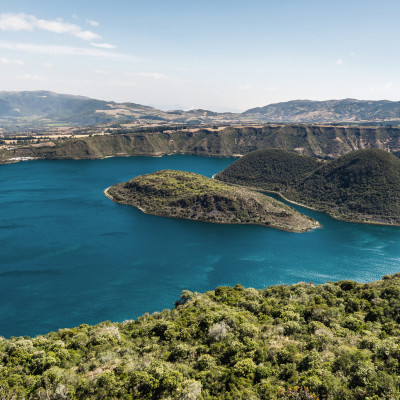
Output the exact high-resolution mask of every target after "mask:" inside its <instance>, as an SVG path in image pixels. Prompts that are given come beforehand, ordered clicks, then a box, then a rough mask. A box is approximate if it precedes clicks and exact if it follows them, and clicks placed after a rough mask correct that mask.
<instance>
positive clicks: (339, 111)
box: [243, 99, 400, 123]
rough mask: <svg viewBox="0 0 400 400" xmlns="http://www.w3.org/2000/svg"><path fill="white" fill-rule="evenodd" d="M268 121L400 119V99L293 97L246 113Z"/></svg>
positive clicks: (325, 121)
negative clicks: (301, 98)
mask: <svg viewBox="0 0 400 400" xmlns="http://www.w3.org/2000/svg"><path fill="white" fill-rule="evenodd" d="M243 115H245V116H248V117H249V116H251V117H253V118H254V119H257V120H263V121H269V122H292V123H293V122H307V123H335V122H358V123H362V122H383V121H393V122H394V123H399V122H400V102H398V101H389V100H379V101H373V100H356V99H343V100H327V101H311V100H293V101H287V102H283V103H276V104H269V105H267V106H264V107H257V108H252V109H250V110H247V111H245V112H244V113H243Z"/></svg>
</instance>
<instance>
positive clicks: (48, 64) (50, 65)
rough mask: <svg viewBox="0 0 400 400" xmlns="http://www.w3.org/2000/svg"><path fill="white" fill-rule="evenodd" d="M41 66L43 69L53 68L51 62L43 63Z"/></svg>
mask: <svg viewBox="0 0 400 400" xmlns="http://www.w3.org/2000/svg"><path fill="white" fill-rule="evenodd" d="M42 65H43V67H46V68H53V67H54V64H53V63H51V62H43V63H42Z"/></svg>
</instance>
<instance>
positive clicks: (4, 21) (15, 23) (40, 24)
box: [0, 13, 101, 41]
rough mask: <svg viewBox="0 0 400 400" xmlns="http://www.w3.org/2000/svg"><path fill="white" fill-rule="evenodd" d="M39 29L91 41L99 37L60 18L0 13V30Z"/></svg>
mask: <svg viewBox="0 0 400 400" xmlns="http://www.w3.org/2000/svg"><path fill="white" fill-rule="evenodd" d="M35 29H41V30H44V31H49V32H53V33H58V34H62V33H64V34H68V35H72V36H75V37H77V38H79V39H83V40H87V41H92V40H95V39H100V38H101V36H99V35H98V34H97V33H94V32H92V31H88V30H83V29H82V28H81V27H80V26H78V25H75V24H70V23H68V22H64V21H63V20H62V19H61V18H58V19H56V20H45V19H39V18H36V17H35V16H34V15H27V14H23V13H20V14H13V13H8V14H0V30H2V31H14V32H18V31H33V30H35Z"/></svg>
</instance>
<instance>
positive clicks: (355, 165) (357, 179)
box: [216, 149, 400, 224]
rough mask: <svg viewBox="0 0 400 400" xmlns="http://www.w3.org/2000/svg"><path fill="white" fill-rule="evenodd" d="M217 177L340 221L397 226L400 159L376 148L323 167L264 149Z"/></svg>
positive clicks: (278, 151)
mask: <svg viewBox="0 0 400 400" xmlns="http://www.w3.org/2000/svg"><path fill="white" fill-rule="evenodd" d="M216 178H217V179H220V180H222V181H226V182H229V183H235V184H240V185H245V186H251V187H256V188H259V189H264V190H267V191H268V190H270V191H277V192H279V193H281V194H282V195H284V196H285V197H287V198H288V199H289V200H293V201H296V202H300V203H302V204H305V205H306V206H308V207H313V208H316V209H318V210H320V211H323V212H326V213H328V214H330V215H332V216H334V217H336V218H339V219H342V220H350V221H358V222H370V223H371V222H372V223H386V224H400V159H398V158H397V157H395V156H394V155H393V154H390V153H388V152H386V151H383V150H379V149H364V150H358V151H354V152H351V153H349V154H346V155H344V156H342V157H339V158H337V159H336V160H333V161H327V162H324V163H321V162H317V161H315V160H313V159H311V158H309V157H305V156H300V155H297V154H295V153H290V152H287V151H284V150H271V149H264V150H259V151H256V152H254V153H250V154H248V155H246V156H245V157H242V158H241V159H240V160H238V161H236V162H235V163H234V164H231V165H230V166H229V167H228V168H227V169H226V170H225V171H222V172H221V173H219V174H217V176H216Z"/></svg>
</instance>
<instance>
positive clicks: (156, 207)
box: [105, 170, 319, 232]
mask: <svg viewBox="0 0 400 400" xmlns="http://www.w3.org/2000/svg"><path fill="white" fill-rule="evenodd" d="M105 194H106V195H107V196H108V197H109V198H110V199H112V200H113V201H115V202H117V203H122V204H128V205H132V206H135V207H137V208H139V209H140V210H141V211H143V212H145V213H148V214H154V215H159V216H163V217H171V218H183V219H191V220H196V221H203V222H212V223H223V224H255V225H264V226H269V227H272V228H276V229H281V230H285V231H292V232H305V231H307V230H310V229H314V228H317V227H319V223H318V222H317V221H315V220H314V219H312V218H310V217H308V216H306V215H303V214H300V213H299V212H297V211H296V210H294V209H293V208H291V207H289V206H287V205H285V204H283V203H281V202H280V201H278V200H275V199H273V198H271V197H268V196H265V195H264V194H261V193H257V192H255V191H252V190H249V189H246V188H241V187H235V186H232V185H228V184H226V183H223V182H219V181H215V180H213V179H210V178H207V177H205V176H202V175H198V174H194V173H191V172H183V171H174V170H163V171H157V172H154V173H151V174H148V175H141V176H138V177H136V178H134V179H132V180H130V181H128V182H123V183H117V184H116V185H114V186H111V187H110V188H108V189H106V191H105Z"/></svg>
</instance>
